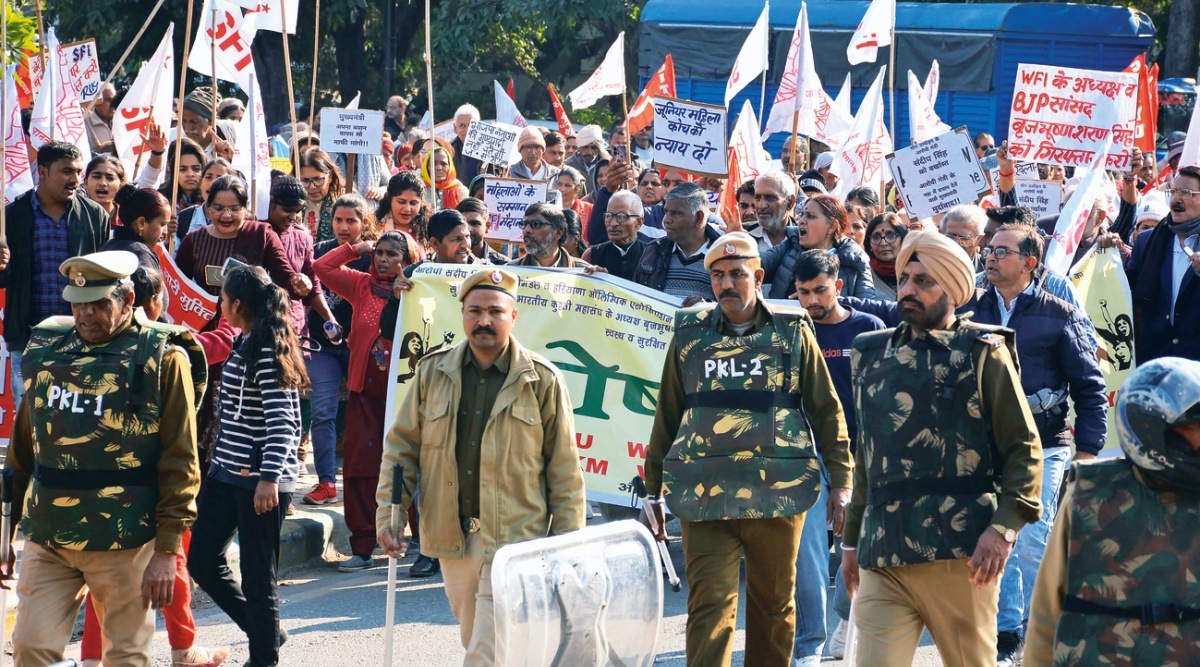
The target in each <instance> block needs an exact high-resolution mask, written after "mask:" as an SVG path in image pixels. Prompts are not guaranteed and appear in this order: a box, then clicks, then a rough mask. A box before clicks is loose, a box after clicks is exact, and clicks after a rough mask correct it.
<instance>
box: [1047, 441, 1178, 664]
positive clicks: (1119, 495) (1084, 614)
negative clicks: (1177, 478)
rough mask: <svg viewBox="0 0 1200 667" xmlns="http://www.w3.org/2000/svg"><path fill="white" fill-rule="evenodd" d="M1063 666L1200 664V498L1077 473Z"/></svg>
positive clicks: (1124, 469) (1124, 475) (1113, 470)
mask: <svg viewBox="0 0 1200 667" xmlns="http://www.w3.org/2000/svg"><path fill="white" fill-rule="evenodd" d="M1073 473H1074V475H1075V486H1074V499H1073V500H1072V504H1071V508H1070V511H1071V515H1070V525H1071V530H1070V533H1069V535H1068V538H1067V539H1068V541H1067V566H1066V570H1067V571H1066V587H1065V590H1064V598H1063V613H1062V616H1061V617H1060V618H1059V621H1058V627H1057V629H1056V630H1055V633H1054V664H1055V665H1099V664H1105V665H1117V666H1122V665H1128V666H1130V667H1132V666H1134V665H1150V664H1153V665H1196V664H1200V582H1197V579H1196V576H1195V572H1196V564H1197V563H1200V494H1196V493H1170V492H1160V491H1154V490H1153V489H1149V488H1147V487H1146V486H1144V485H1142V484H1140V483H1139V482H1138V481H1137V479H1136V478H1135V477H1134V474H1133V471H1132V469H1131V467H1130V465H1129V462H1128V461H1127V460H1125V459H1111V460H1106V461H1099V462H1096V463H1089V464H1086V465H1078V466H1076V467H1075V469H1074V471H1073Z"/></svg>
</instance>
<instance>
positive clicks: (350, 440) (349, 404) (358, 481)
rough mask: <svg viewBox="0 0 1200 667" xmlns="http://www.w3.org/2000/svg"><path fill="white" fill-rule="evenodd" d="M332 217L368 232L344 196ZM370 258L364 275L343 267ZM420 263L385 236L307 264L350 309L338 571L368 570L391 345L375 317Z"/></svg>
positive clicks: (413, 247) (364, 214)
mask: <svg viewBox="0 0 1200 667" xmlns="http://www.w3.org/2000/svg"><path fill="white" fill-rule="evenodd" d="M333 209H334V216H335V217H345V216H348V215H355V216H359V217H361V218H362V220H363V221H364V223H366V224H368V225H374V224H375V220H374V219H373V217H372V216H371V214H370V213H369V212H368V209H367V202H366V200H365V199H363V198H362V197H360V196H358V195H354V194H350V195H344V196H342V197H341V198H339V199H338V200H337V202H336V203H334V205H333ZM367 255H371V257H372V260H373V261H372V264H371V269H370V271H369V272H367V273H363V272H362V271H356V270H354V269H351V268H349V267H347V266H346V265H347V264H349V263H351V262H353V261H354V260H356V259H358V258H359V257H363V256H367ZM419 260H420V246H418V245H417V242H416V240H415V239H413V238H412V237H411V236H409V235H408V234H405V233H404V232H397V231H390V232H386V233H385V234H383V235H382V236H380V237H379V240H378V241H374V242H372V241H363V242H360V243H358V244H356V245H350V244H349V243H347V244H345V245H343V246H341V247H339V248H338V249H336V250H332V251H330V252H329V253H327V254H326V255H324V256H323V257H321V258H320V259H318V260H317V261H316V262H315V263H314V264H313V269H314V270H315V271H316V273H317V278H318V279H319V280H320V281H321V283H322V284H323V285H324V286H325V288H326V289H328V290H330V291H332V292H333V293H334V294H337V295H338V296H340V297H342V298H343V299H345V300H346V301H349V302H350V303H351V304H352V305H353V306H354V314H353V317H352V320H351V326H350V337H349V341H348V344H349V347H350V368H349V372H348V379H347V381H346V388H347V389H348V390H349V392H350V395H349V398H348V399H347V401H346V430H345V433H344V435H343V443H344V444H343V452H344V457H345V458H344V460H343V463H342V494H343V497H344V499H345V508H346V526H347V527H348V528H349V529H350V551H351V553H352V554H353V556H352V557H351V558H350V559H349V560H347V561H346V562H344V563H342V564H341V565H340V566H339V567H338V569H339V570H341V571H343V572H356V571H358V570H363V569H366V568H368V567H371V566H372V565H374V564H375V563H374V561H373V560H372V558H371V553H372V552H373V551H375V510H376V508H377V505H376V502H375V488H376V487H377V486H378V484H379V466H380V465H381V463H382V461H383V436H384V432H383V429H384V414H385V412H386V406H387V388H388V377H387V375H388V365H389V362H390V359H391V352H392V342H391V341H390V340H387V339H386V338H384V337H383V336H381V335H379V316H380V314H381V313H382V312H383V306H384V304H385V303H387V298H388V296H389V295H390V294H391V293H392V281H393V280H395V278H396V276H397V275H398V274H399V273H400V271H401V270H402V269H404V267H405V266H407V265H409V264H412V263H413V262H416V261H419Z"/></svg>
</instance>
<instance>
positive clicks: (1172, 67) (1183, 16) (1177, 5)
mask: <svg viewBox="0 0 1200 667" xmlns="http://www.w3.org/2000/svg"><path fill="white" fill-rule="evenodd" d="M1168 20H1169V25H1170V30H1169V31H1168V32H1167V39H1166V48H1165V49H1164V50H1163V73H1162V76H1163V78H1169V77H1173V76H1187V77H1195V76H1196V67H1197V65H1200V52H1198V51H1197V48H1196V47H1197V44H1200V0H1171V11H1170V14H1169V19H1168Z"/></svg>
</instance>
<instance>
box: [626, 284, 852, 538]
mask: <svg viewBox="0 0 1200 667" xmlns="http://www.w3.org/2000/svg"><path fill="white" fill-rule="evenodd" d="M723 321H724V317H723V316H722V315H721V314H720V311H719V310H718V309H716V308H715V307H714V306H712V305H708V306H701V307H697V308H689V309H684V310H681V311H679V313H678V314H677V316H676V331H675V339H674V341H673V343H672V349H671V350H670V351H669V352H668V354H672V353H673V354H674V357H673V359H669V360H668V363H675V364H677V368H678V373H679V375H678V377H677V380H678V384H677V385H676V384H675V383H674V382H668V383H667V385H671V386H666V385H664V391H668V392H670V391H674V392H677V393H678V395H676V396H674V398H676V399H681V403H682V413H681V415H680V417H679V422H678V425H677V427H676V428H675V429H674V432H673V433H672V434H671V436H670V437H671V441H672V443H671V446H670V450H669V453H667V454H666V456H665V457H664V459H663V460H662V487H663V492H664V496H665V498H666V500H667V504H668V505H669V506H670V508H671V511H672V512H674V513H675V514H678V515H679V516H680V518H682V519H684V520H687V521H719V520H730V519H756V518H774V517H782V516H794V515H797V514H801V513H803V512H805V511H807V510H808V508H809V507H812V505H813V503H814V502H816V499H817V496H818V495H819V494H820V479H821V463H820V461H819V460H818V459H817V449H816V446H815V445H814V438H813V433H812V431H811V430H810V428H809V425H808V422H807V420H806V419H805V409H806V408H809V409H810V413H811V414H814V415H817V416H818V418H819V419H820V423H819V424H818V426H819V427H820V428H822V429H823V432H822V435H825V436H826V437H828V438H829V440H828V442H829V446H828V447H826V448H824V449H823V451H824V455H825V456H826V458H827V460H828V461H830V462H831V466H832V465H837V464H836V463H834V462H836V461H837V459H838V457H841V463H840V468H839V472H841V473H842V478H841V480H839V481H837V482H835V484H836V485H837V486H839V487H844V486H846V485H847V484H848V481H849V480H848V475H846V474H845V473H848V471H849V466H850V461H849V440H848V438H847V436H846V425H845V418H844V415H843V414H842V411H841V405H840V403H838V402H837V398H836V394H834V392H833V389H832V382H831V380H830V379H829V371H828V369H827V368H826V367H825V364H824V358H823V357H822V356H821V352H820V350H819V348H818V347H817V345H816V338H815V336H814V335H813V332H812V327H811V325H810V323H809V321H808V316H807V314H805V313H786V312H782V311H779V312H776V311H774V310H770V309H768V308H767V307H766V306H763V310H762V311H761V312H760V313H759V317H758V318H757V321H756V323H755V324H756V325H757V326H753V327H752V328H751V330H749V331H747V332H746V333H745V334H744V335H740V336H739V335H727V334H726V333H723V332H722V331H720V330H718V328H719V326H720V325H721V324H722V323H723ZM726 326H728V325H726ZM810 364H813V365H816V368H813V369H809V368H807V366H808V365H810ZM812 372H815V373H818V374H823V378H824V382H823V383H822V382H821V381H820V379H817V380H815V381H813V380H811V379H810V378H809V376H808V375H807V374H808V373H812ZM806 382H808V383H809V384H808V385H806V384H805V383H806ZM826 393H827V394H828V396H826V395H824V394H826ZM662 398H663V396H662V391H660V400H661V399H662ZM668 404H669V401H668ZM662 406H663V403H662V402H660V407H662ZM656 422H658V419H657V417H656ZM814 423H817V420H814ZM657 427H658V424H657V423H656V431H657ZM655 438H661V440H665V437H662V436H660V435H659V434H658V433H657V432H656V433H655V434H652V439H651V446H652V448H654V446H655ZM661 440H660V442H661ZM660 451H661V450H660ZM648 458H649V457H648ZM831 469H832V468H831Z"/></svg>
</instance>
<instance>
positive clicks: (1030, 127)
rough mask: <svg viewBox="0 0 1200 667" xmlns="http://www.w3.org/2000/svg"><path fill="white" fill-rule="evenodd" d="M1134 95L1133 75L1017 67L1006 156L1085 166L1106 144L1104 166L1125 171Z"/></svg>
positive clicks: (1131, 139) (1134, 112)
mask: <svg viewBox="0 0 1200 667" xmlns="http://www.w3.org/2000/svg"><path fill="white" fill-rule="evenodd" d="M1137 97H1138V75H1136V74H1131V73H1126V72H1099V71H1095V70H1087V69H1073V68H1070V67H1052V66H1049V65H1028V64H1025V63H1022V64H1021V65H1019V66H1018V68H1017V82H1016V88H1015V90H1014V92H1013V101H1012V111H1011V114H1010V118H1009V121H1008V154H1009V156H1011V157H1012V158H1013V159H1020V158H1024V159H1026V160H1031V161H1033V162H1046V163H1050V164H1061V165H1065V166H1076V167H1078V166H1087V165H1089V164H1091V163H1092V162H1093V161H1094V160H1095V157H1096V154H1097V152H1098V151H1101V150H1105V144H1106V143H1108V144H1110V145H1111V148H1109V149H1108V150H1109V153H1108V155H1107V162H1106V165H1107V167H1108V168H1109V169H1118V170H1126V169H1128V168H1129V162H1130V157H1131V155H1132V150H1133V144H1134V129H1135V128H1134V124H1135V122H1136V119H1137Z"/></svg>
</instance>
